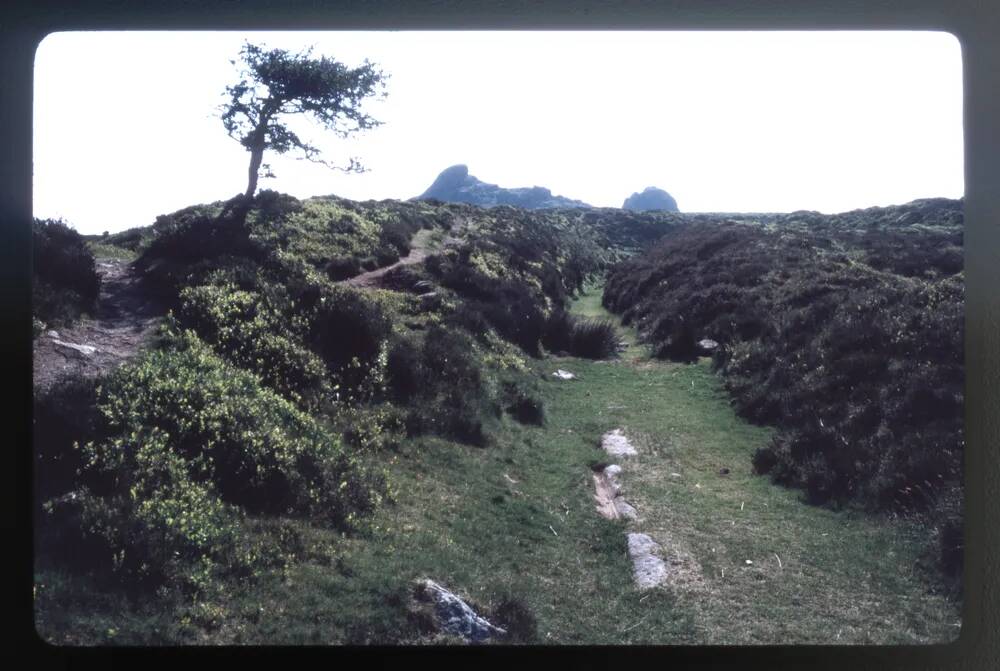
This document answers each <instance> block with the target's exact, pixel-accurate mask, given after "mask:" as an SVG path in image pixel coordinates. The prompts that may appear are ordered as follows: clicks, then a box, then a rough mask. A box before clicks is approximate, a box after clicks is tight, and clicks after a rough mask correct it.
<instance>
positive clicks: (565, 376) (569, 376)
mask: <svg viewBox="0 0 1000 671" xmlns="http://www.w3.org/2000/svg"><path fill="white" fill-rule="evenodd" d="M552 374H553V375H554V376H555V377H557V378H559V379H560V380H573V379H575V378H576V375H573V373H571V372H569V371H568V370H563V369H561V368H560V369H559V370H557V371H556V372H554V373H552Z"/></svg>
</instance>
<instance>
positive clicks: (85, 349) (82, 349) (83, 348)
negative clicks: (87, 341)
mask: <svg viewBox="0 0 1000 671" xmlns="http://www.w3.org/2000/svg"><path fill="white" fill-rule="evenodd" d="M52 342H53V343H54V344H56V345H59V347H66V348H67V349H72V350H76V351H77V352H79V353H80V354H85V355H86V356H91V355H92V354H93V353H94V352H96V351H97V348H96V347H94V346H93V345H77V344H76V343H71V342H63V341H62V340H59V339H57V338H53V339H52Z"/></svg>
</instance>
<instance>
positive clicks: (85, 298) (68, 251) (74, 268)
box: [31, 219, 100, 326]
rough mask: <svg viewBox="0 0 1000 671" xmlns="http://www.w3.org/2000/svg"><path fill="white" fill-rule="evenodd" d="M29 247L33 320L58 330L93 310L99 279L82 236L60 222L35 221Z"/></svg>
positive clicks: (98, 289) (49, 220) (98, 290)
mask: <svg viewBox="0 0 1000 671" xmlns="http://www.w3.org/2000/svg"><path fill="white" fill-rule="evenodd" d="M31 245H32V281H31V289H32V291H31V299H32V314H33V315H34V316H35V318H36V319H37V320H39V321H40V322H43V323H45V324H49V325H55V326H61V325H65V324H68V323H69V322H72V321H73V320H75V319H77V318H79V317H80V315H81V314H83V313H84V312H88V311H90V310H93V308H94V305H95V303H96V301H97V296H98V293H99V292H100V277H98V275H97V270H96V267H95V265H94V255H93V254H92V253H91V251H90V249H89V248H88V247H87V243H86V241H85V240H84V239H83V236H81V235H80V234H79V233H77V232H76V231H74V230H73V229H72V228H70V227H69V226H68V225H66V224H65V223H64V222H62V221H56V220H52V219H44V220H43V219H35V220H34V221H33V222H32V227H31Z"/></svg>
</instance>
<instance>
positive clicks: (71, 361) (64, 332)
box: [32, 259, 164, 393]
mask: <svg viewBox="0 0 1000 671" xmlns="http://www.w3.org/2000/svg"><path fill="white" fill-rule="evenodd" d="M97 274H98V275H100V277H101V293H100V296H99V297H98V299H97V308H96V310H95V314H94V315H93V316H92V317H84V318H83V319H81V320H80V321H79V322H77V323H75V324H73V325H72V326H71V327H69V328H66V329H58V330H47V331H46V332H45V333H43V334H42V335H40V336H39V337H38V338H36V339H35V341H34V343H33V348H32V349H33V352H32V367H33V370H32V380H33V383H34V389H35V393H38V392H40V391H43V390H45V389H48V388H49V387H51V386H52V385H53V384H55V383H56V382H58V381H59V380H61V379H63V378H64V377H66V376H69V375H73V374H81V375H84V376H87V377H95V376H97V375H99V374H100V373H103V372H105V371H107V370H109V369H111V368H113V367H115V366H117V365H119V364H120V363H122V362H123V361H125V360H126V359H128V358H130V357H132V356H134V355H135V354H136V352H137V351H138V350H139V348H140V347H141V346H142V344H143V343H144V342H145V341H146V340H147V338H148V337H149V336H150V335H151V334H152V332H153V331H154V330H155V328H156V325H157V323H158V322H159V319H160V317H161V316H162V315H163V314H164V309H163V308H162V307H161V306H159V305H157V304H156V303H155V302H153V301H152V300H151V299H150V298H149V297H148V296H146V295H145V293H144V292H143V291H142V290H141V289H140V287H139V285H138V280H137V278H135V277H134V276H133V275H132V274H131V272H130V270H129V267H128V263H127V262H125V261H122V260H119V259H99V260H98V261H97Z"/></svg>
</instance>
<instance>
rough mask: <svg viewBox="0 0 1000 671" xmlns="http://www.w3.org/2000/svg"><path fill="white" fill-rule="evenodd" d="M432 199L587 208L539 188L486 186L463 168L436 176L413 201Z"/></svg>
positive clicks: (530, 207)
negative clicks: (428, 186)
mask: <svg viewBox="0 0 1000 671" xmlns="http://www.w3.org/2000/svg"><path fill="white" fill-rule="evenodd" d="M430 198H433V199H436V200H440V201H444V202H449V203H470V204H472V205H479V206H481V207H493V206H496V205H513V206H514V207H523V208H525V209H529V210H538V209H542V208H548V207H588V208H589V207H591V206H590V205H588V204H587V203H584V202H583V201H579V200H572V199H570V198H564V197H562V196H553V195H552V192H551V191H549V190H548V189H546V188H545V187H542V186H533V187H525V188H515V189H505V188H503V187H500V186H497V185H496V184H487V183H486V182H482V181H480V180H478V179H476V178H475V177H473V176H472V175H470V174H469V168H468V166H465V165H453V166H451V167H450V168H446V169H445V170H443V171H442V172H441V174H440V175H438V176H437V179H435V180H434V183H433V184H431V186H430V188H428V189H427V190H426V191H424V192H423V193H422V194H420V195H419V196H417V197H416V199H415V200H427V199H430Z"/></svg>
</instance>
